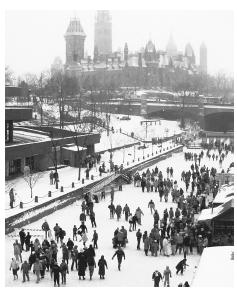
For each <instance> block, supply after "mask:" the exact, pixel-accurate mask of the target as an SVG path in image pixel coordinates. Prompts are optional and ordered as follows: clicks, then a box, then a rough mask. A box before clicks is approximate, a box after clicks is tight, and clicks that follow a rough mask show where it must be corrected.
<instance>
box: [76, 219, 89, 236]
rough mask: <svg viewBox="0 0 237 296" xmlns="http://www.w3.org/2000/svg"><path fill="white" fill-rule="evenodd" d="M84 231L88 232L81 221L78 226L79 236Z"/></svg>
mask: <svg viewBox="0 0 237 296" xmlns="http://www.w3.org/2000/svg"><path fill="white" fill-rule="evenodd" d="M86 232H88V230H87V227H86V225H85V223H84V222H81V225H80V226H79V228H78V234H80V236H82V234H83V233H86Z"/></svg>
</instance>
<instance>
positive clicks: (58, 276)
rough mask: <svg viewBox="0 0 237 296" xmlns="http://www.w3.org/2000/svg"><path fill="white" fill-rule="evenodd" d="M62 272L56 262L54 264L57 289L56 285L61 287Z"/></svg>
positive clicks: (54, 278) (53, 271)
mask: <svg viewBox="0 0 237 296" xmlns="http://www.w3.org/2000/svg"><path fill="white" fill-rule="evenodd" d="M60 272H61V269H60V267H59V266H58V263H57V262H54V263H53V264H52V273H53V281H54V287H56V285H58V287H60Z"/></svg>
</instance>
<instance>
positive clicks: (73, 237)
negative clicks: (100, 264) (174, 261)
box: [72, 225, 77, 241]
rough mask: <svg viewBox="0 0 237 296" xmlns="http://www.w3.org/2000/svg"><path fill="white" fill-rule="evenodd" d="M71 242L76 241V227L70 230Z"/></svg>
mask: <svg viewBox="0 0 237 296" xmlns="http://www.w3.org/2000/svg"><path fill="white" fill-rule="evenodd" d="M72 233H73V234H72V240H73V241H74V239H75V240H76V241H77V227H76V225H74V226H73V229H72Z"/></svg>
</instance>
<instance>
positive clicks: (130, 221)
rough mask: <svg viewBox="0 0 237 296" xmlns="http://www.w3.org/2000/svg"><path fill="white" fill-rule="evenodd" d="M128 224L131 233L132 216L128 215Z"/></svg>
mask: <svg viewBox="0 0 237 296" xmlns="http://www.w3.org/2000/svg"><path fill="white" fill-rule="evenodd" d="M128 223H129V231H130V232H131V231H132V224H133V216H132V214H130V215H129V218H128Z"/></svg>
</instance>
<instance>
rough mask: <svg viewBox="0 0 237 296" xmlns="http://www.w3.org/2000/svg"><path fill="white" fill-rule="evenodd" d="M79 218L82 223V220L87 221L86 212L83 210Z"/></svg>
mask: <svg viewBox="0 0 237 296" xmlns="http://www.w3.org/2000/svg"><path fill="white" fill-rule="evenodd" d="M79 219H80V221H81V223H82V222H86V214H85V213H84V212H82V213H81V214H80V217H79Z"/></svg>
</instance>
